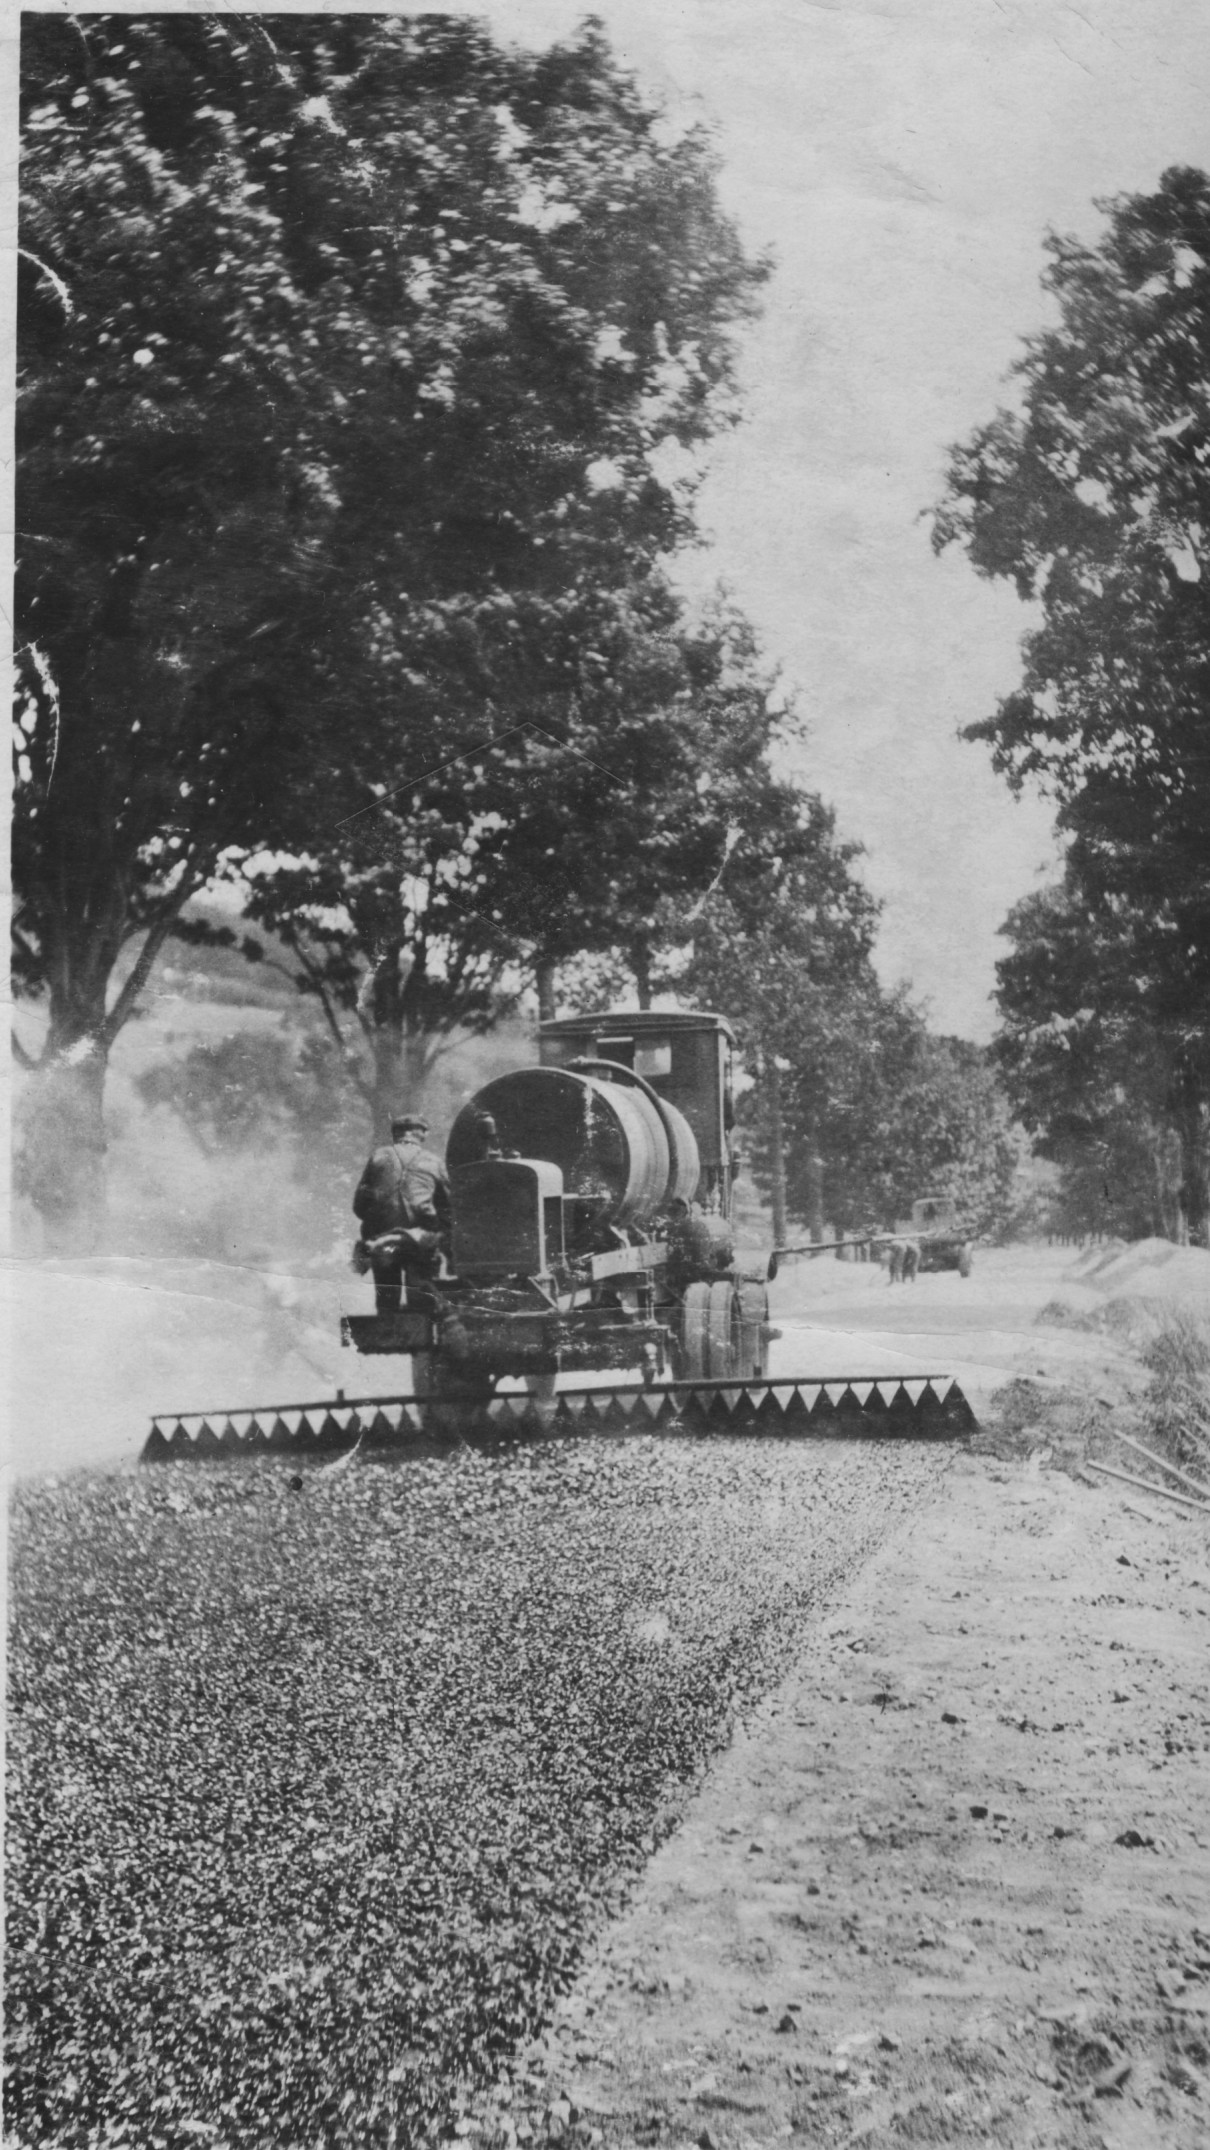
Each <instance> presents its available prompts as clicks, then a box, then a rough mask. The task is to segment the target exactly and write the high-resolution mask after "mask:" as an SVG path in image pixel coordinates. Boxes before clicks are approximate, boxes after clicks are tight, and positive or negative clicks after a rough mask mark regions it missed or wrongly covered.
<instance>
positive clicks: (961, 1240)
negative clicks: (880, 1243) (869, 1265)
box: [895, 1194, 975, 1277]
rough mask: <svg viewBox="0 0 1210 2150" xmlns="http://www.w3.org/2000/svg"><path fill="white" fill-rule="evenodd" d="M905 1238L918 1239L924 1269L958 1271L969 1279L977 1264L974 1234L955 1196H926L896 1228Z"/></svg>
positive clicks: (902, 1237) (920, 1198) (921, 1197)
mask: <svg viewBox="0 0 1210 2150" xmlns="http://www.w3.org/2000/svg"><path fill="white" fill-rule="evenodd" d="M895 1231H896V1233H897V1235H898V1236H899V1237H900V1238H901V1239H914V1240H915V1241H916V1243H917V1245H918V1246H919V1248H920V1267H921V1268H922V1269H956V1270H957V1272H958V1274H959V1276H960V1277H968V1276H969V1275H970V1273H971V1269H972V1267H973V1264H974V1245H975V1238H974V1232H973V1230H972V1228H971V1226H970V1224H969V1223H965V1222H963V1220H962V1219H961V1218H960V1216H959V1213H958V1205H957V1203H956V1202H955V1201H954V1200H953V1198H952V1196H950V1195H945V1194H922V1195H921V1196H920V1197H919V1198H918V1200H916V1201H915V1202H913V1204H912V1214H911V1216H910V1217H908V1218H901V1219H900V1221H899V1222H898V1223H897V1224H896V1226H895Z"/></svg>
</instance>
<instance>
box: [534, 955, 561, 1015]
mask: <svg viewBox="0 0 1210 2150" xmlns="http://www.w3.org/2000/svg"><path fill="white" fill-rule="evenodd" d="M534 982H535V984H536V985H537V988H538V1021H539V1022H540V1023H553V1022H554V1019H555V1016H556V1013H557V1012H558V1002H557V999H556V994H557V991H558V984H559V972H558V966H557V965H556V964H555V963H554V962H552V960H551V958H550V957H549V956H541V957H539V959H538V961H537V963H536V964H535V965H534Z"/></svg>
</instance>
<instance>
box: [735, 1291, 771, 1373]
mask: <svg viewBox="0 0 1210 2150" xmlns="http://www.w3.org/2000/svg"><path fill="white" fill-rule="evenodd" d="M736 1290H737V1297H738V1299H739V1319H740V1359H739V1370H740V1373H741V1374H742V1375H743V1377H744V1379H745V1381H763V1380H764V1378H765V1376H766V1374H767V1373H768V1371H769V1294H768V1292H767V1291H766V1290H765V1287H764V1285H763V1284H754V1283H751V1282H744V1283H741V1284H740V1285H738V1286H737V1288H736Z"/></svg>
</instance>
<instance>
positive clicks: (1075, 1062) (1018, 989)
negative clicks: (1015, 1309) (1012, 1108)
mask: <svg viewBox="0 0 1210 2150" xmlns="http://www.w3.org/2000/svg"><path fill="white" fill-rule="evenodd" d="M1121 909H1122V907H1121V905H1120V904H1118V905H1116V906H1115V907H1114V908H1113V909H1112V910H1108V911H1107V910H1106V907H1105V906H1103V905H1100V906H1098V905H1096V904H1094V903H1092V902H1090V901H1089V899H1088V897H1087V895H1086V894H1085V893H1084V892H1083V891H1082V890H1081V888H1080V886H1079V883H1078V880H1077V878H1076V876H1075V875H1074V874H1071V873H1069V875H1068V878H1067V880H1066V881H1065V882H1064V883H1061V884H1059V885H1058V886H1056V887H1053V888H1048V889H1044V890H1041V891H1039V892H1038V893H1037V894H1035V895H1032V896H1028V897H1026V899H1025V900H1024V902H1022V903H1020V904H1018V905H1017V906H1016V908H1015V909H1014V910H1013V911H1012V912H1011V914H1010V916H1009V918H1008V920H1007V923H1006V925H1005V927H1004V932H1005V934H1006V936H1007V937H1008V939H1009V940H1010V941H1011V942H1012V952H1011V954H1009V955H1008V956H1006V957H1005V958H1003V959H1002V961H1001V962H1000V963H999V964H998V965H997V974H998V980H999V986H998V1000H999V1006H1000V1015H1001V1031H1000V1036H999V1038H998V1040H997V1058H998V1061H999V1064H1000V1067H1001V1068H1002V1070H1003V1073H1004V1079H1005V1082H1006V1084H1007V1086H1008V1089H1009V1092H1010V1094H1011V1096H1012V1098H1013V1100H1014V1103H1015V1105H1016V1108H1017V1111H1018V1113H1019V1116H1020V1118H1021V1121H1022V1123H1023V1125H1024V1126H1025V1127H1026V1128H1028V1129H1029V1130H1030V1132H1031V1133H1032V1134H1033V1135H1034V1136H1035V1138H1036V1141H1037V1146H1038V1149H1039V1151H1040V1153H1041V1154H1042V1155H1043V1156H1045V1157H1048V1158H1051V1159H1052V1160H1053V1161H1054V1162H1055V1163H1056V1164H1057V1165H1058V1166H1059V1167H1060V1170H1061V1178H1060V1185H1059V1190H1058V1196H1057V1202H1056V1205H1055V1214H1056V1216H1057V1217H1059V1218H1060V1219H1061V1221H1062V1223H1063V1226H1064V1228H1065V1229H1067V1230H1070V1231H1074V1232H1113V1233H1117V1234H1120V1235H1121V1236H1122V1237H1125V1238H1131V1237H1135V1238H1137V1237H1139V1236H1147V1235H1150V1234H1152V1233H1156V1234H1160V1233H1166V1234H1168V1235H1169V1236H1172V1237H1175V1236H1177V1235H1178V1232H1179V1227H1180V1219H1181V1211H1182V1201H1183V1189H1182V1147H1181V1142H1180V1139H1179V1132H1178V1128H1177V1124H1176V1123H1177V1122H1178V1120H1179V1115H1180V1109H1181V1088H1182V1083H1183V1079H1184V1055H1183V1052H1182V1049H1181V1039H1180V1038H1179V1036H1178V1037H1175V1038H1174V1037H1173V1035H1172V1034H1171V1033H1170V1032H1168V1031H1166V1029H1165V1027H1164V1026H1163V1025H1161V1024H1159V1023H1157V1022H1156V1021H1155V1020H1154V1018H1153V1017H1152V1016H1151V1015H1150V1014H1149V1012H1148V1010H1147V1007H1146V1005H1145V1001H1144V1000H1143V997H1142V996H1141V995H1140V993H1139V992H1138V989H1137V986H1136V984H1135V980H1134V973H1133V969H1132V966H1131V965H1130V963H1129V960H1128V950H1127V948H1126V947H1124V937H1123V933H1122V918H1121Z"/></svg>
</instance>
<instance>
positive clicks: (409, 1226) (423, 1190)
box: [353, 1113, 450, 1314]
mask: <svg viewBox="0 0 1210 2150" xmlns="http://www.w3.org/2000/svg"><path fill="white" fill-rule="evenodd" d="M428 1131H429V1123H428V1121H427V1120H424V1119H421V1118H419V1117H418V1116H417V1115H416V1114H413V1113H405V1114H401V1115H400V1117H399V1118H398V1119H394V1120H392V1121H391V1139H390V1141H389V1142H388V1143H384V1144H383V1145H382V1146H381V1148H379V1149H376V1150H375V1151H374V1152H373V1153H372V1155H371V1157H370V1160H369V1162H368V1164H367V1165H366V1168H365V1171H364V1172H363V1173H362V1175H361V1178H360V1180H359V1181H358V1183H357V1192H356V1194H355V1195H354V1196H353V1214H354V1216H355V1217H357V1218H358V1220H359V1222H360V1224H361V1236H362V1240H363V1242H364V1244H365V1246H366V1248H367V1250H368V1252H369V1257H370V1267H371V1268H372V1270H373V1272H374V1296H375V1302H376V1304H377V1308H378V1312H379V1313H380V1314H395V1313H398V1311H399V1307H400V1303H401V1301H402V1297H403V1273H404V1270H405V1269H418V1270H420V1271H422V1272H423V1273H424V1274H426V1275H431V1274H432V1273H433V1270H434V1268H435V1266H436V1259H437V1252H438V1248H439V1245H440V1241H441V1239H442V1238H443V1237H444V1236H445V1234H446V1233H447V1232H448V1230H449V1225H450V1188H449V1181H448V1179H447V1178H446V1173H445V1166H444V1165H443V1164H442V1162H441V1159H440V1158H439V1157H437V1156H435V1155H434V1153H433V1152H432V1151H431V1150H428V1149H426V1148H425V1147H424V1138H425V1136H426V1135H427V1134H428Z"/></svg>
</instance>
